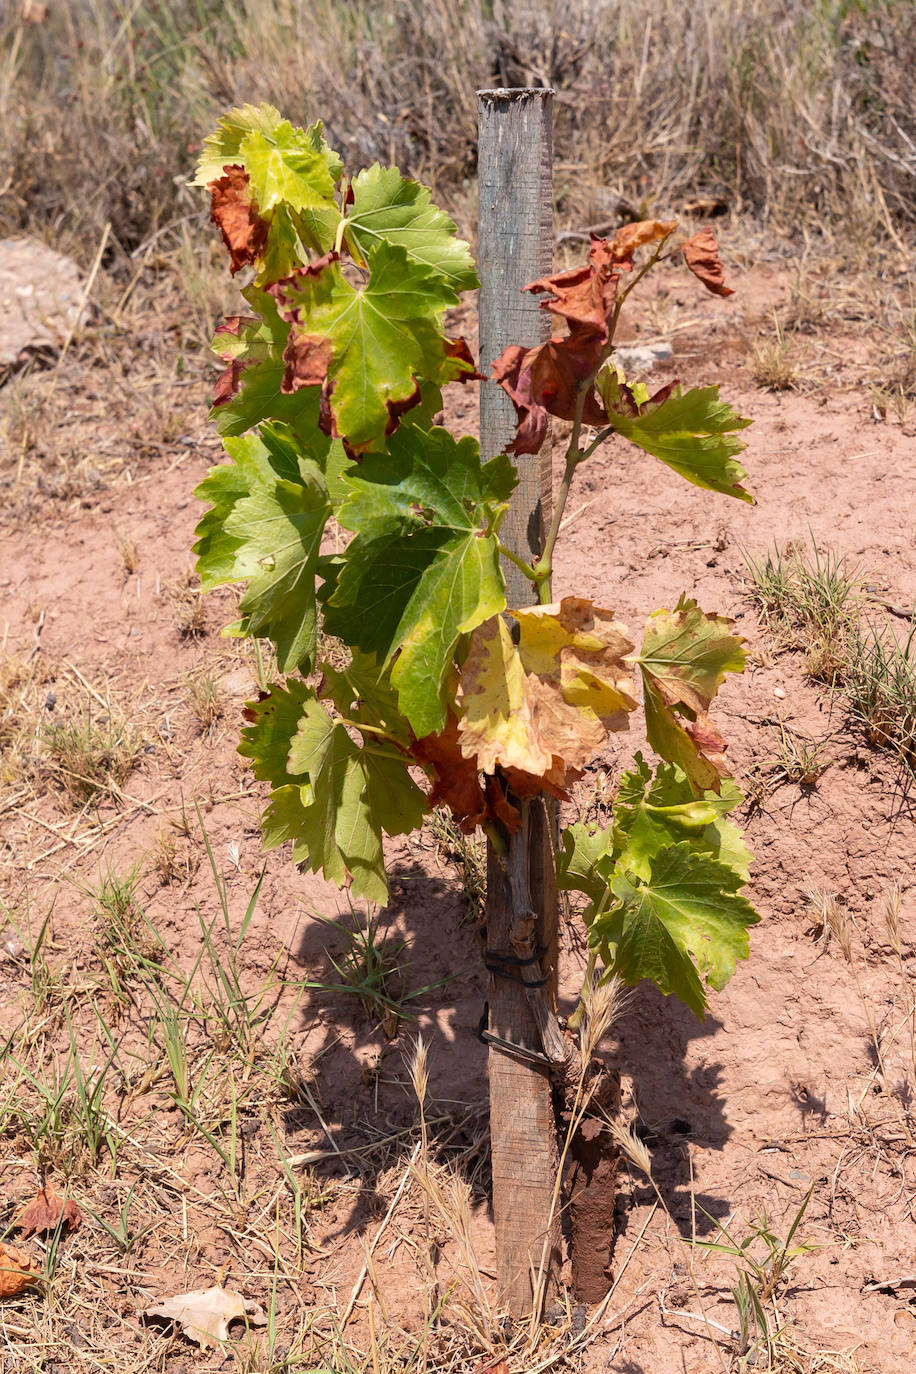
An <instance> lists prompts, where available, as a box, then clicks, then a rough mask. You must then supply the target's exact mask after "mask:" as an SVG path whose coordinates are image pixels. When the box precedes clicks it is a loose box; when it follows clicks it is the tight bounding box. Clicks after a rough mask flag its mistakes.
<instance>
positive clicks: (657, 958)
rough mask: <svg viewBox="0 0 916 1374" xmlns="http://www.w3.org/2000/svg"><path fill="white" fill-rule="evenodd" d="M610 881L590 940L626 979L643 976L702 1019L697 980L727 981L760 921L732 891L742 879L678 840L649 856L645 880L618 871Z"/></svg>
mask: <svg viewBox="0 0 916 1374" xmlns="http://www.w3.org/2000/svg"><path fill="white" fill-rule="evenodd" d="M610 885H611V890H612V892H613V894H614V896H615V898H616V899H617V905H616V906H615V907H614V908H613V910H611V911H609V912H607V913H605V914H603V915H600V916H598V917H597V918H596V920H595V921H594V923H593V924H592V927H591V930H590V933H589V938H590V939H591V940H592V942H593V943H594V942H599V941H600V942H603V943H605V944H606V945H608V946H609V947H611V949H612V955H613V967H614V970H615V972H616V973H618V974H619V975H620V977H621V978H622V979H623V980H624V982H626V983H630V984H635V983H638V982H640V981H641V980H642V979H644V978H648V979H650V980H651V981H652V982H654V983H655V984H656V986H657V987H658V988H659V989H660V990H661V991H662V992H663V993H664V994H665V995H666V996H667V995H669V994H670V993H674V994H675V996H677V997H679V998H680V999H681V1001H682V1002H685V1003H686V1004H687V1006H688V1007H690V1009H691V1011H693V1012H695V1013H696V1015H697V1016H699V1017H701V1018H702V1016H703V1013H704V1011H705V1009H706V993H705V990H704V987H703V981H704V980H705V982H706V983H707V984H709V986H710V987H713V988H715V989H717V990H720V989H722V988H723V987H724V986H725V984H726V983H727V982H728V980H729V978H730V977H731V975H732V974H733V973H734V971H735V964H736V962H737V960H738V959H746V958H747V954H748V934H747V932H748V928H749V927H750V926H752V925H755V924H756V923H757V922H758V921H759V919H760V917H759V916H758V915H757V913H756V912H755V911H754V909H753V907H752V906H751V904H750V902H748V900H747V898H745V897H743V896H741V895H740V893H739V892H738V888H739V887H741V886H742V879H741V878H740V877H739V875H738V874H737V873H735V872H734V871H733V870H732V869H731V868H729V867H728V866H727V865H726V864H723V863H719V862H718V861H717V860H716V859H713V858H711V857H709V856H708V855H705V854H697V853H694V852H693V851H692V850H691V848H690V846H689V844H677V845H673V846H671V847H670V848H668V849H662V850H660V851H659V852H658V853H657V854H655V855H654V856H653V857H652V859H651V861H650V869H649V878H648V880H647V881H646V882H645V883H642V882H639V881H638V879H636V878H635V876H634V875H632V874H631V875H627V874H624V873H618V874H617V875H616V876H614V877H613V878H612V879H611V884H610Z"/></svg>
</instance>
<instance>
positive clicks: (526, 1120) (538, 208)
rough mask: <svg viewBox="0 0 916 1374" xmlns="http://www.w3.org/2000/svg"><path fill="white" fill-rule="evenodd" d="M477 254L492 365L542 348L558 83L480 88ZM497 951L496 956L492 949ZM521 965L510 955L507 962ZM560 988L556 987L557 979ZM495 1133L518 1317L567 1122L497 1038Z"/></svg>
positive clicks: (545, 810)
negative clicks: (541, 303)
mask: <svg viewBox="0 0 916 1374" xmlns="http://www.w3.org/2000/svg"><path fill="white" fill-rule="evenodd" d="M477 102H478V179H479V195H480V210H479V259H480V280H481V289H480V359H481V371H482V372H483V373H484V375H488V374H489V371H490V364H491V363H492V362H493V360H494V359H495V358H497V357H498V356H499V354H500V353H501V352H502V350H503V348H504V347H506V345H507V344H512V343H517V344H525V345H527V346H529V347H530V346H533V345H534V344H537V343H539V342H541V341H542V340H543V339H544V338H546V337H547V334H548V333H549V326H550V317H549V316H548V315H547V314H546V312H544V311H542V310H539V309H538V303H537V298H536V297H534V296H532V295H530V294H528V293H524V292H522V287H523V286H525V285H526V283H528V282H530V281H533V280H534V279H535V278H536V277H540V276H543V275H545V274H546V273H549V272H550V271H551V270H552V250H553V191H552V105H553V92H552V91H548V90H527V89H525V90H496V91H478V93H477ZM515 428H516V423H515V411H514V408H513V406H512V403H511V401H510V400H509V398H508V397H507V396H506V395H505V393H504V392H503V391H502V390H501V389H500V388H498V387H496V386H492V385H489V386H488V385H487V384H485V383H484V384H483V385H482V388H481V400H480V443H481V449H482V452H483V456H484V457H485V458H492V457H494V456H495V455H496V454H498V453H502V452H503V451H504V450H505V448H506V445H507V444H508V443H509V442H510V440H511V439H512V436H513V435H514V433H515ZM518 466H519V472H520V474H521V481H520V483H519V486H518V488H517V490H516V492H515V494H514V496H513V498H512V504H511V506H510V509H509V514H508V516H507V518H506V521H505V523H504V524H503V527H502V531H501V536H500V537H501V539H502V542H503V543H504V544H505V545H506V547H507V548H509V549H511V550H512V552H513V553H516V554H518V555H519V556H520V557H521V558H523V559H525V560H526V561H527V562H530V561H531V559H532V558H534V557H536V556H537V555H538V554H539V553H540V551H541V548H542V543H543V538H544V533H545V530H546V526H547V523H548V521H549V517H550V508H551V497H552V473H551V464H550V444H549V441H548V442H547V443H546V444H545V445H544V448H543V450H542V452H541V455H540V457H539V458H529V457H526V458H522V460H521V462H520V463H519V465H518ZM506 584H507V596H508V600H509V605H510V606H524V605H528V604H530V603H531V602H533V601H536V600H537V596H536V593H535V591H534V588H533V584H532V583H531V582H530V581H529V580H528V579H527V578H526V577H525V576H524V574H523V573H522V572H521V571H520V570H519V569H518V568H516V567H515V566H514V565H508V566H507V568H506ZM554 834H555V822H554V815H553V808H552V805H551V804H549V803H548V804H542V802H541V799H538V800H537V801H536V802H535V803H533V804H532V805H531V807H530V820H529V821H528V822H527V824H526V825H525V827H524V829H523V831H522V832H521V833H520V835H519V836H518V837H517V839H516V841H515V844H514V846H513V847H514V849H515V852H516V853H518V849H519V848H521V849H522V850H524V851H525V852H526V855H527V869H528V877H529V887H530V896H531V903H532V906H533V908H534V910H535V912H536V913H537V917H538V920H537V929H536V932H535V936H534V940H535V945H536V947H539V948H541V949H543V950H544V951H545V952H544V954H543V956H542V959H541V963H542V965H543V967H544V969H545V970H549V971H550V976H551V983H552V984H555V981H556V926H557V922H556V883H555V876H554ZM513 938H515V939H516V940H517V939H518V938H519V932H518V931H517V930H513V904H512V900H511V893H510V890H509V883H508V879H507V874H506V870H505V866H504V862H503V860H501V859H500V857H499V856H498V855H497V854H496V853H495V851H494V850H493V849H492V848H491V849H490V850H489V853H488V860H487V947H488V948H489V949H491V950H494V951H496V952H497V953H504V954H508V955H512V954H513ZM491 962H493V961H492V960H491ZM506 971H507V972H510V973H511V966H509V967H508V968H507V970H506ZM553 991H554V992H555V987H554V988H553ZM489 1001H490V1030H491V1032H492V1033H493V1034H494V1035H497V1036H499V1037H501V1038H502V1039H504V1040H507V1041H510V1042H511V1043H513V1044H516V1045H521V1046H523V1047H526V1048H528V1049H530V1050H534V1051H539V1050H540V1049H541V1042H540V1036H539V1033H538V1029H537V1026H536V1024H535V1021H534V1018H533V1016H532V1013H531V1008H530V1006H529V1004H528V1000H527V998H526V996H525V991H524V988H523V987H522V985H521V983H520V982H519V981H516V980H515V979H512V978H511V977H510V978H501V977H497V976H495V975H492V974H491V977H490V990H489ZM490 1138H491V1142H492V1157H493V1212H494V1218H495V1222H496V1264H497V1276H498V1280H499V1287H500V1296H501V1300H502V1301H503V1302H505V1303H506V1304H507V1306H508V1307H509V1310H510V1311H511V1312H512V1313H513V1314H514V1315H515V1316H521V1315H523V1314H525V1313H526V1312H528V1311H530V1309H531V1304H532V1296H533V1294H532V1282H531V1280H532V1274H533V1273H536V1272H537V1270H538V1268H539V1266H540V1263H541V1256H542V1253H543V1251H544V1237H545V1225H546V1224H547V1220H548V1217H549V1214H550V1206H551V1197H552V1194H553V1188H554V1181H555V1179H556V1171H557V1167H558V1148H557V1131H556V1122H555V1117H554V1110H553V1096H552V1090H551V1084H550V1078H549V1075H548V1073H547V1070H546V1068H545V1067H540V1066H538V1065H537V1064H533V1063H531V1062H529V1061H525V1060H523V1059H521V1058H519V1057H518V1056H515V1055H513V1054H511V1053H510V1052H508V1051H506V1050H504V1049H500V1048H497V1047H495V1046H491V1049H490ZM559 1229H560V1228H559V1220H558V1219H555V1221H554V1223H553V1224H552V1226H551V1234H550V1237H549V1244H548V1246H547V1254H548V1264H549V1265H550V1268H551V1269H552V1270H555V1269H556V1268H557V1262H558V1259H559Z"/></svg>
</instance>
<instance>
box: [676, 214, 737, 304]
mask: <svg viewBox="0 0 916 1374" xmlns="http://www.w3.org/2000/svg"><path fill="white" fill-rule="evenodd" d="M681 252H682V253H683V254H684V261H685V262H686V263H687V266H688V267H689V268H690V270H691V272H692V273H693V275H694V276H695V277H698V278H699V280H700V281H701V282H702V283H703V285H704V286H705V287H706V289H707V291H711V292H712V294H713V295H714V296H733V295H734V294H735V293H734V290H733V288H732V287H730V286H726V285H725V269H724V267H723V266H722V264H721V262H720V261H719V245H718V243H717V241H716V236H715V234H714V233H713V231H712V230H711V229H709V228H706V229H701V230H700V232H699V233H698V234H694V236H693V238H689V239H685V240H684V242H683V244H682V245H681Z"/></svg>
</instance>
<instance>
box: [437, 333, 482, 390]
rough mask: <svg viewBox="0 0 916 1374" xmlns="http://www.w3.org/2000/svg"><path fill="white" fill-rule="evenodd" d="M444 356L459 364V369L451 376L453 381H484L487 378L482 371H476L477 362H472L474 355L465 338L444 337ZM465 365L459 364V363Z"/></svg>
mask: <svg viewBox="0 0 916 1374" xmlns="http://www.w3.org/2000/svg"><path fill="white" fill-rule="evenodd" d="M445 356H446V357H447V358H454V359H455V360H456V362H457V363H458V364H459V369H460V370H459V371H458V373H457V375H456V376H455V377H453V378H452V380H453V381H455V382H461V383H462V384H464V383H466V382H485V381H486V380H487V379H486V377H484V375H483V373H482V372H478V371H477V364H476V363H475V362H474V355H473V353H472V352H471V350H470V348H469V347H468V341H467V339H460V338H459V339H446V340H445ZM462 363H463V364H465V366H463V367H462V366H461V364H462Z"/></svg>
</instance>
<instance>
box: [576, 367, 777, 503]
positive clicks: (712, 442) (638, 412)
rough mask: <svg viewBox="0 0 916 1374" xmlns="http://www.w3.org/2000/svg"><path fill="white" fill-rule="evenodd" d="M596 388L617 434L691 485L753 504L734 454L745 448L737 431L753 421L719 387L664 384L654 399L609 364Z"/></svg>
mask: <svg viewBox="0 0 916 1374" xmlns="http://www.w3.org/2000/svg"><path fill="white" fill-rule="evenodd" d="M597 387H598V391H599V394H600V396H601V399H602V400H603V402H604V405H605V408H606V410H607V422H608V424H609V425H611V426H612V427H613V428H614V429H615V430H616V431H617V433H618V434H622V435H623V436H624V438H626V439H629V440H630V442H631V443H634V444H636V445H637V446H638V447H639V448H641V449H644V450H645V452H646V453H651V454H652V455H653V456H654V457H655V458H660V459H661V461H662V462H663V463H667V465H668V467H670V468H673V469H674V471H675V472H678V473H680V475H681V476H682V477H686V479H687V481H688V482H692V483H693V485H694V486H696V487H705V488H706V490H707V491H718V492H723V493H724V494H725V495H726V496H736V497H738V499H739V500H741V501H750V502H751V503H752V504H753V500H754V498H753V496H751V494H750V492H749V491H747V490H746V489H745V488H744V487H743V486H742V485H741V483H742V482H743V481H744V479H745V477H746V476H747V473H746V472H745V470H744V468H743V467H742V466H741V464H740V463H739V462H737V461H736V458H735V455H736V454H738V453H741V452H742V451H743V450H744V449H745V448H747V445H746V444H745V442H744V440H743V439H738V438H737V437H736V434H735V431H736V430H739V429H746V428H747V426H748V425H749V424H750V423H751V422H750V420H748V419H745V417H744V416H742V415H738V414H737V412H736V411H734V410H732V408H731V406H730V405H728V403H727V402H725V401H720V400H719V388H718V387H717V386H705V387H694V388H693V389H692V390H690V391H684V390H682V388H681V387H679V386H675V387H674V388H673V390H671V389H669V388H668V387H665V388H663V389H662V391H661V392H660V393H659V396H658V397H657V398H655V399H648V398H647V397H646V395H645V393H644V392H643V393H640V392H638V391H637V390H636V389H635V388H634V389H632V390H631V389H630V388H629V387H628V386H627V385H626V383H625V382H623V381H622V379H621V377H620V375H619V374H618V372H617V369H616V368H615V367H614V366H613V365H612V366H610V367H608V368H604V369H602V371H601V373H600V374H599V376H598V379H597Z"/></svg>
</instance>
